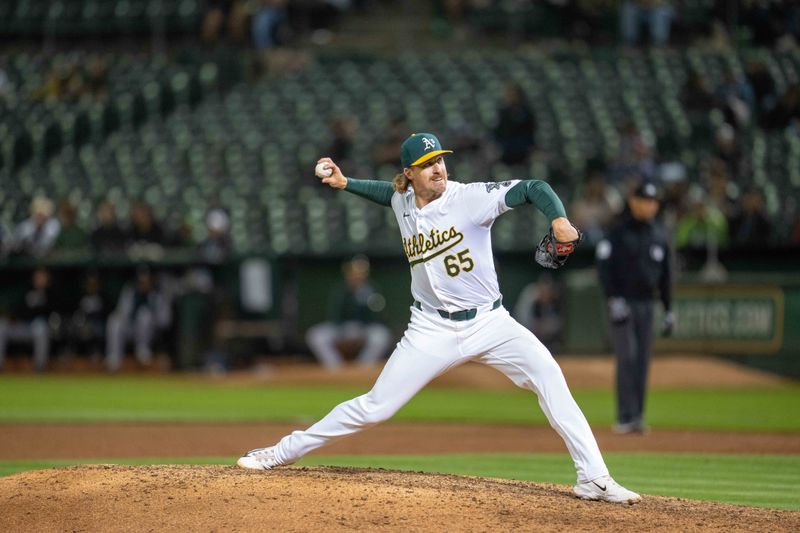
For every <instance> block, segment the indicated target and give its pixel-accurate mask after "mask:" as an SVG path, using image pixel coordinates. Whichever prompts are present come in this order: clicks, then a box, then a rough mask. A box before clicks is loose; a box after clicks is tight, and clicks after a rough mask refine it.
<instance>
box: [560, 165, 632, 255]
mask: <svg viewBox="0 0 800 533" xmlns="http://www.w3.org/2000/svg"><path fill="white" fill-rule="evenodd" d="M620 211H622V198H621V197H620V195H619V194H618V193H617V191H616V190H614V188H613V187H609V186H608V185H607V184H606V180H605V177H604V176H603V173H602V171H601V170H600V169H599V168H598V169H594V170H590V171H589V173H588V174H587V176H586V181H585V182H584V185H583V189H582V190H581V195H580V197H579V198H578V199H576V200H575V201H574V202H573V203H572V207H571V208H570V214H571V215H572V220H573V222H574V223H575V225H576V226H578V227H579V228H581V230H582V231H583V233H584V235H585V236H586V239H587V240H588V242H589V243H590V244H592V245H595V244H597V243H598V242H599V241H600V240H601V239H602V238H603V234H604V231H605V228H607V227H608V225H609V224H610V223H611V220H612V219H613V218H614V216H615V215H617V214H618V213H619V212H620Z"/></svg>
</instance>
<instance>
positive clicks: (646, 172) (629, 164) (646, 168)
mask: <svg viewBox="0 0 800 533" xmlns="http://www.w3.org/2000/svg"><path fill="white" fill-rule="evenodd" d="M655 173H656V160H655V150H654V149H653V146H652V145H651V143H650V142H648V141H647V140H646V139H645V138H644V136H642V134H641V133H640V132H639V130H638V128H637V127H636V125H635V124H634V123H633V122H631V121H628V122H626V123H625V124H624V125H623V126H622V128H621V129H620V137H619V150H618V151H617V156H616V158H615V159H614V162H613V164H612V165H611V168H610V169H609V176H610V181H611V183H613V184H623V185H626V186H627V184H634V186H635V184H638V183H641V182H642V181H654V178H655Z"/></svg>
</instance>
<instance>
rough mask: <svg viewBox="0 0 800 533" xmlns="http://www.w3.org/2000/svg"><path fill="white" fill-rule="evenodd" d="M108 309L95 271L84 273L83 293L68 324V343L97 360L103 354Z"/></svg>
mask: <svg viewBox="0 0 800 533" xmlns="http://www.w3.org/2000/svg"><path fill="white" fill-rule="evenodd" d="M107 314H108V307H107V305H106V301H105V297H104V296H103V292H102V290H101V285H100V276H99V275H98V273H97V271H95V270H90V271H89V272H87V273H86V278H85V279H84V282H83V292H82V294H81V297H80V300H78V305H77V307H76V308H75V309H74V311H73V313H72V316H71V317H70V322H69V324H68V330H69V333H68V337H69V341H70V343H72V344H74V345H75V348H76V349H77V350H78V351H81V352H85V353H88V354H89V355H91V356H92V357H93V358H98V359H99V357H100V355H101V354H102V353H103V339H104V338H105V332H106V316H107Z"/></svg>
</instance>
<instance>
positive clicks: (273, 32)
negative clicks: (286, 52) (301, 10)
mask: <svg viewBox="0 0 800 533" xmlns="http://www.w3.org/2000/svg"><path fill="white" fill-rule="evenodd" d="M287 3H288V2H287V0H257V1H256V3H255V8H254V11H253V16H252V28H251V31H252V34H253V45H254V46H255V48H256V50H268V49H270V48H275V47H276V46H280V45H281V44H282V37H281V28H282V27H284V26H285V24H286V23H287V22H288V20H289V17H288V13H287V11H286V4H287Z"/></svg>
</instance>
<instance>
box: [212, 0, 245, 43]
mask: <svg viewBox="0 0 800 533" xmlns="http://www.w3.org/2000/svg"><path fill="white" fill-rule="evenodd" d="M247 16H248V13H247V7H246V2H244V1H243V0H208V8H207V10H206V13H205V15H204V16H203V24H202V28H201V37H202V39H203V41H204V42H206V43H208V44H216V43H217V42H219V41H220V39H221V38H222V37H223V35H224V34H225V33H227V34H228V35H230V36H231V38H232V39H233V40H234V41H235V42H243V41H244V37H245V34H246V32H247V30H246V29H245V28H246V27H247Z"/></svg>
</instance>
